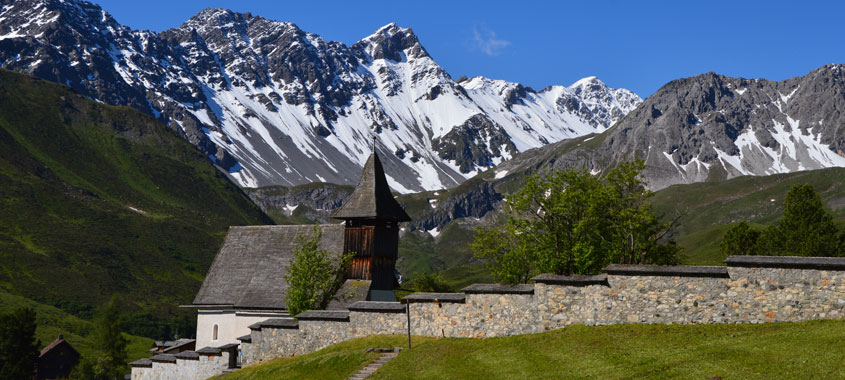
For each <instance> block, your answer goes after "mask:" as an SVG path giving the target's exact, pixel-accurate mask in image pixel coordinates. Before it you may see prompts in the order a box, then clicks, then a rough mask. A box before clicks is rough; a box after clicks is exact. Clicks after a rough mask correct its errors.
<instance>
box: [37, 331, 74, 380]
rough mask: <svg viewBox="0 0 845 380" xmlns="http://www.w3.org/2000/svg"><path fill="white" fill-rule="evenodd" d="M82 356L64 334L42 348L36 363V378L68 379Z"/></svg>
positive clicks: (40, 379)
mask: <svg viewBox="0 0 845 380" xmlns="http://www.w3.org/2000/svg"><path fill="white" fill-rule="evenodd" d="M80 358H81V356H80V355H79V352H77V351H76V350H75V349H74V348H73V347H72V346H71V345H70V343H68V342H67V341H66V340H65V339H64V337H63V336H62V335H59V338H58V339H56V340H54V341H53V342H52V343H50V344H48V345H47V347H44V349H42V350H41V354H40V355H38V360H37V361H36V364H35V378H36V379H37V380H43V379H66V378H68V376H70V371H72V370H73V367H76V365H77V364H79V359H80Z"/></svg>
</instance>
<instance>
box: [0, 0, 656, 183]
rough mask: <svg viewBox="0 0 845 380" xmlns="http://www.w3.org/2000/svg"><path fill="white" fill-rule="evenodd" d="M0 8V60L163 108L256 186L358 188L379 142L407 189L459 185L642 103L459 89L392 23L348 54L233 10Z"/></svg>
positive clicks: (53, 2) (33, 2)
mask: <svg viewBox="0 0 845 380" xmlns="http://www.w3.org/2000/svg"><path fill="white" fill-rule="evenodd" d="M0 4H2V10H0V66H2V67H4V68H8V69H11V70H16V71H21V72H25V73H28V74H32V75H36V76H39V77H42V78H45V79H48V80H53V81H57V82H61V83H65V84H67V85H68V86H71V87H72V88H74V89H75V90H77V91H79V92H81V93H83V94H86V95H88V96H89V97H91V98H93V99H96V100H99V101H102V102H105V103H109V104H116V105H128V106H132V107H134V108H137V109H139V110H142V111H144V112H147V113H149V114H152V115H155V116H156V117H158V118H159V119H161V120H162V121H163V122H165V123H167V124H168V125H170V126H171V127H172V128H174V129H175V130H177V131H179V132H180V133H182V134H183V135H184V136H185V138H187V139H188V140H189V141H190V142H192V143H193V144H194V145H196V146H197V147H198V148H199V149H200V150H202V151H203V152H205V153H206V154H208V156H209V158H210V159H211V160H213V161H214V162H215V163H216V164H217V165H219V166H220V167H221V168H224V169H225V170H226V171H228V172H229V173H230V175H231V177H232V178H233V179H234V180H236V181H237V182H238V183H239V184H240V185H241V186H245V187H256V186H264V185H270V184H280V185H295V184H302V183H308V182H314V181H324V182H334V183H353V182H355V181H356V180H357V177H358V173H359V172H360V168H361V167H362V166H363V164H364V162H365V160H366V158H367V157H368V155H369V152H370V151H371V149H372V144H373V138H374V137H375V138H376V144H377V145H378V148H379V149H380V150H381V151H382V152H389V153H392V154H387V155H384V154H383V156H386V157H385V162H384V164H385V165H386V166H387V168H386V169H387V171H388V173H390V177H389V180H390V183H391V186H392V187H393V188H394V189H395V190H398V191H402V192H410V191H419V190H432V189H439V188H448V187H452V186H455V185H457V184H459V183H461V182H462V181H464V180H465V179H466V178H469V177H471V176H473V175H475V174H477V173H478V172H479V171H482V170H485V169H487V168H489V167H491V166H493V165H496V164H498V163H500V162H502V161H504V160H507V159H509V158H510V157H511V156H512V155H513V154H515V153H517V152H521V151H524V150H526V149H530V148H535V147H539V146H543V145H546V144H549V143H553V142H556V141H560V140H562V139H567V138H572V137H577V136H581V135H584V134H588V133H595V132H602V131H604V130H606V129H607V128H609V127H610V126H611V125H612V124H613V123H614V122H616V121H617V120H619V119H621V118H622V117H623V116H624V115H626V114H627V113H628V112H630V111H631V110H633V109H634V108H635V107H636V106H637V105H638V104H640V103H641V101H642V100H641V99H640V98H639V97H638V96H637V95H635V94H633V93H632V92H630V91H627V90H623V89H610V88H608V87H607V86H606V85H605V84H604V83H602V82H601V81H599V80H598V79H596V78H594V77H591V78H585V79H582V80H580V81H578V82H576V83H575V84H573V85H571V86H569V87H563V86H552V87H549V88H546V89H544V90H542V91H534V90H532V89H531V88H529V87H525V86H522V85H520V84H517V83H510V82H505V81H500V80H491V79H487V78H483V77H475V78H470V79H464V78H462V79H461V80H459V81H454V80H452V78H451V77H450V76H449V74H448V73H447V72H446V71H445V70H444V69H443V68H442V67H440V66H439V65H438V64H437V63H436V62H435V61H434V59H433V58H432V57H431V56H430V55H429V54H428V52H427V51H426V50H425V48H423V46H422V45H421V44H420V42H419V40H418V38H417V36H416V35H414V33H413V32H412V31H411V29H407V28H401V27H399V26H397V25H395V24H390V25H387V26H384V27H382V28H381V29H379V30H377V31H376V32H375V33H373V34H372V35H370V36H368V37H366V38H364V39H362V40H361V41H359V42H357V43H355V44H353V45H352V46H346V45H344V44H342V43H339V42H334V41H325V40H324V39H323V38H321V37H320V36H318V35H316V34H311V33H307V32H304V31H302V30H300V29H299V28H298V27H297V26H296V25H294V24H292V23H286V22H278V21H272V20H267V19H264V18H261V17H256V16H252V15H250V14H240V13H234V12H231V11H228V10H223V9H206V10H203V11H201V12H199V13H198V14H197V15H195V16H194V17H192V18H191V19H190V20H188V21H186V22H185V23H184V24H183V25H181V26H180V27H178V28H174V29H170V30H167V31H164V32H161V33H153V32H149V31H135V30H131V29H129V28H128V27H126V26H123V25H120V24H119V23H117V22H116V21H115V20H114V19H113V18H112V17H111V16H110V15H109V14H108V13H106V12H105V11H103V10H102V9H101V8H99V7H98V6H96V5H94V4H91V3H88V2H85V1H79V0H13V1H9V0H2V1H0Z"/></svg>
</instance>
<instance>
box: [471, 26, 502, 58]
mask: <svg viewBox="0 0 845 380" xmlns="http://www.w3.org/2000/svg"><path fill="white" fill-rule="evenodd" d="M472 35H473V38H472V44H473V47H474V48H475V49H478V50H481V52H483V53H484V54H487V55H491V56H496V55H499V54H500V53H501V52H502V50H503V49H504V48H506V47H508V46H510V44H511V42H510V41H507V40H501V39H497V38H496V32H494V31H493V30H491V29H490V28H488V27H487V25H484V24H480V25H476V26H475V27H474V28H473V29H472Z"/></svg>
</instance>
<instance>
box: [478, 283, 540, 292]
mask: <svg viewBox="0 0 845 380" xmlns="http://www.w3.org/2000/svg"><path fill="white" fill-rule="evenodd" d="M461 291H462V292H464V293H466V294H534V285H531V284H516V285H504V284H472V285H470V286H467V287H466V288H463V289H461Z"/></svg>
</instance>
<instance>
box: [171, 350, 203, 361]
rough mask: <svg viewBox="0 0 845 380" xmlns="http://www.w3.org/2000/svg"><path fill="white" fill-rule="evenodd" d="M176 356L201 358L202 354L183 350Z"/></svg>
mask: <svg viewBox="0 0 845 380" xmlns="http://www.w3.org/2000/svg"><path fill="white" fill-rule="evenodd" d="M174 356H176V359H184V360H200V354H198V353H196V352H194V351H182V352H180V353H178V354H176V355H174Z"/></svg>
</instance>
